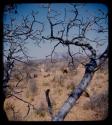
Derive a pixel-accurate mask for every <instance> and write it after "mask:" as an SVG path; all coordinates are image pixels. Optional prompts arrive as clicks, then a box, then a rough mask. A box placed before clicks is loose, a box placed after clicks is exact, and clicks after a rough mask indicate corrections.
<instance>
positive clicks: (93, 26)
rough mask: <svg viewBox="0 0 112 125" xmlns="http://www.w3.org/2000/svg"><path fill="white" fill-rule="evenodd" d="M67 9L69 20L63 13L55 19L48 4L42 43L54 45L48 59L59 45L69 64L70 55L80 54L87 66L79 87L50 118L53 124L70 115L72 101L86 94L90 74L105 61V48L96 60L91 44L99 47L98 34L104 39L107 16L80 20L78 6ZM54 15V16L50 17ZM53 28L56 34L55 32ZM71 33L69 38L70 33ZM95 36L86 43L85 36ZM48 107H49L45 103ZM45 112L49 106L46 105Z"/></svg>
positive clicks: (101, 15) (86, 37)
mask: <svg viewBox="0 0 112 125" xmlns="http://www.w3.org/2000/svg"><path fill="white" fill-rule="evenodd" d="M68 6H71V10H69V11H70V14H71V15H72V17H71V18H69V19H67V16H66V15H67V12H68V11H67V10H66V8H65V10H64V13H65V14H64V17H63V19H62V18H59V15H60V12H58V11H56V10H54V9H53V7H52V4H48V6H47V7H46V8H48V14H47V19H48V22H49V26H50V33H49V35H48V36H43V39H45V40H48V41H51V42H54V41H55V42H57V43H56V44H55V46H54V48H53V50H52V52H51V58H52V55H53V53H54V51H55V49H56V47H58V46H59V45H63V46H65V47H67V48H68V54H69V56H70V58H71V60H70V63H71V64H72V65H73V66H74V59H73V57H74V55H76V54H79V53H81V54H82V55H84V54H85V55H86V56H87V57H88V59H89V62H86V64H83V65H84V66H85V73H84V76H83V78H82V80H81V81H80V83H79V85H78V86H77V87H76V88H75V89H74V90H73V91H72V92H71V94H70V95H69V97H68V99H67V100H66V101H65V102H64V104H63V106H62V107H61V108H60V110H59V112H58V113H57V114H56V115H55V116H53V118H52V120H53V121H63V120H64V118H65V117H66V115H67V114H68V113H69V112H70V110H71V109H72V107H73V106H74V105H75V103H76V101H77V100H78V99H79V97H80V96H81V94H82V93H83V92H84V91H85V90H86V88H87V86H88V85H89V84H90V82H91V80H92V78H93V75H94V73H95V72H96V71H97V70H98V69H99V67H100V66H101V65H102V63H103V62H104V61H105V60H106V59H107V58H108V45H107V48H106V49H105V51H104V52H103V53H102V54H101V55H100V56H98V54H97V51H96V49H95V47H94V46H93V45H92V44H93V43H95V44H96V45H97V46H98V45H100V46H101V44H100V43H102V41H103V38H100V34H101V33H103V36H104V38H105V39H106V37H107V36H108V35H107V33H108V25H107V21H108V15H107V13H105V12H103V10H100V9H99V10H97V12H98V13H100V15H99V16H90V17H87V18H86V16H85V17H84V16H82V17H81V15H80V7H82V6H81V5H80V4H70V5H68ZM54 13H55V14H54ZM56 27H61V28H57V29H58V30H55V29H56ZM72 32H73V33H74V34H73V35H72V36H71V33H72ZM89 32H90V33H93V32H96V33H97V34H98V38H95V37H94V39H90V38H89V36H88V35H87V34H88V33H89ZM71 46H72V47H73V46H74V47H75V46H77V47H79V48H80V49H81V50H82V52H80V51H79V52H75V53H73V52H71ZM48 105H49V103H48ZM49 109H51V106H50V105H49Z"/></svg>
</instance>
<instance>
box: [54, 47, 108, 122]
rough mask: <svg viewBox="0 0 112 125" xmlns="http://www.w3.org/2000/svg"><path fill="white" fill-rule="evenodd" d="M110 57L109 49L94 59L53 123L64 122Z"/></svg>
mask: <svg viewBox="0 0 112 125" xmlns="http://www.w3.org/2000/svg"><path fill="white" fill-rule="evenodd" d="M107 57H108V47H107V49H106V50H105V52H104V53H103V54H102V55H101V56H100V57H99V59H97V60H96V59H92V60H91V61H90V63H88V64H87V65H86V69H85V74H84V76H83V78H82V80H81V82H80V83H79V85H78V86H77V87H76V88H75V89H74V90H73V91H72V93H71V94H70V96H69V97H68V99H67V100H66V101H65V103H64V104H63V106H62V107H61V109H60V110H59V112H58V113H57V114H56V115H55V116H54V117H53V119H52V121H63V120H64V118H65V116H66V115H67V114H68V113H69V112H70V110H71V109H72V107H73V106H74V105H75V103H76V101H77V100H78V99H79V97H80V96H81V94H82V93H83V92H84V91H85V89H86V88H87V86H88V85H89V83H90V81H91V79H92V78H93V75H94V71H95V69H96V68H97V67H98V66H99V65H101V64H102V62H103V61H105V60H106V59H107Z"/></svg>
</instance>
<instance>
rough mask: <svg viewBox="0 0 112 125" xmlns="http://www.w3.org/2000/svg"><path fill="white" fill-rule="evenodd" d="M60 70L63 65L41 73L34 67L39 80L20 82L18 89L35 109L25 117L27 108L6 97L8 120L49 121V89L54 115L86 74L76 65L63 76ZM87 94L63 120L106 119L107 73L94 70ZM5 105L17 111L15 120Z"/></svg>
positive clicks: (55, 65)
mask: <svg viewBox="0 0 112 125" xmlns="http://www.w3.org/2000/svg"><path fill="white" fill-rule="evenodd" d="M49 65H51V64H49ZM47 66H48V64H47ZM63 67H65V65H64V64H63V63H62V64H61V63H56V64H54V65H51V67H50V66H48V68H46V70H45V71H44V72H39V70H40V69H39V68H41V65H40V66H39V67H35V68H37V69H39V70H38V72H37V74H38V77H37V78H32V79H30V80H29V81H28V83H27V82H25V81H22V82H21V84H20V85H19V88H18V89H21V90H22V91H23V92H22V93H21V95H19V97H21V98H22V99H24V100H27V101H29V102H30V103H32V104H33V105H35V106H36V107H37V110H33V109H31V111H30V113H29V114H28V116H27V117H26V118H24V116H25V113H26V112H27V106H26V105H25V104H24V103H23V102H22V101H20V100H18V99H15V98H13V97H11V98H10V99H9V98H7V99H6V101H5V103H4V107H5V111H6V113H7V115H8V118H9V120H26V121H50V120H51V117H50V115H49V113H48V109H47V102H46V97H45V91H46V90H47V89H50V98H51V102H52V104H53V112H54V114H56V113H57V112H58V111H59V109H60V107H61V106H62V105H63V103H64V102H65V100H66V99H67V97H68V95H69V94H70V92H71V91H72V90H73V89H74V88H75V87H76V86H77V85H78V84H79V82H80V80H81V79H82V77H83V74H84V71H85V70H84V67H83V66H82V65H79V66H78V68H77V70H74V71H73V70H72V71H69V72H68V73H66V74H63V72H62V69H63ZM40 71H41V70H40ZM32 73H33V71H32ZM15 81H16V80H15ZM26 81H27V80H26ZM11 84H12V89H13V86H15V82H11ZM86 91H87V92H88V93H89V96H90V97H88V96H86V95H85V94H82V96H81V97H80V98H79V100H77V102H76V105H75V106H74V107H73V108H72V110H71V111H70V113H69V114H68V115H67V116H66V118H65V121H66V120H67V121H82V120H87V121H88V120H103V119H105V118H106V117H107V115H108V101H107V100H108V71H107V70H106V69H105V70H103V71H102V70H100V71H97V72H96V73H95V75H94V77H93V79H92V81H91V83H90V85H89V86H88V87H87V90H86ZM6 102H8V103H9V104H13V105H14V107H15V110H16V111H18V110H19V113H18V114H17V113H16V118H15V119H14V118H13V115H12V114H11V112H9V109H10V105H9V104H8V103H6ZM20 116H21V117H20Z"/></svg>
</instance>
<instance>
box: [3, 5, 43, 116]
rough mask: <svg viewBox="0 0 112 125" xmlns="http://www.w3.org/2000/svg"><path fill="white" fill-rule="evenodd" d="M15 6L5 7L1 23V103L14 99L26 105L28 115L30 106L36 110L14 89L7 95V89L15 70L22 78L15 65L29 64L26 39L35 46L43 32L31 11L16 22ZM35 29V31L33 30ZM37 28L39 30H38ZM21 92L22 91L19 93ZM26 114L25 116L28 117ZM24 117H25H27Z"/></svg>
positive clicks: (35, 15) (34, 13) (41, 26)
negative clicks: (30, 40)
mask: <svg viewBox="0 0 112 125" xmlns="http://www.w3.org/2000/svg"><path fill="white" fill-rule="evenodd" d="M17 13H18V12H17V6H16V5H15V4H11V5H6V6H5V8H4V22H3V45H4V50H3V64H4V78H3V97H2V100H3V102H4V101H5V98H6V97H7V98H9V97H12V96H13V97H15V98H17V99H19V100H20V101H23V102H24V103H26V104H27V105H28V113H29V110H30V106H32V107H33V108H34V109H36V108H35V107H34V106H33V105H32V104H30V103H29V102H27V101H25V100H23V99H21V98H20V97H18V96H17V94H18V93H20V92H16V91H15V89H14V91H10V93H7V89H10V84H9V81H10V79H11V75H12V72H14V70H17V71H18V73H19V74H21V76H22V72H21V71H20V70H18V68H17V67H16V64H17V63H18V62H19V63H25V64H26V65H27V64H28V62H29V58H31V57H29V56H28V54H27V52H28V51H27V48H26V45H27V43H28V42H27V39H32V40H35V41H36V43H37V45H39V42H40V41H41V38H40V36H41V32H42V31H43V28H44V27H43V24H42V23H41V22H39V21H38V20H37V15H38V12H34V11H32V13H31V15H30V17H29V16H28V15H27V16H26V17H24V16H23V17H22V19H21V20H22V21H20V22H18V21H17V19H16V17H15V15H16V14H17ZM5 17H6V18H7V17H8V18H9V19H8V21H7V20H5ZM34 27H35V29H34ZM38 27H39V29H38ZM23 79H24V78H23V76H22V77H21V79H20V80H19V81H18V82H17V84H16V85H15V87H18V84H19V83H20V82H21V81H22V80H23ZM21 92H22V91H21ZM28 113H27V115H28ZM27 115H26V116H27Z"/></svg>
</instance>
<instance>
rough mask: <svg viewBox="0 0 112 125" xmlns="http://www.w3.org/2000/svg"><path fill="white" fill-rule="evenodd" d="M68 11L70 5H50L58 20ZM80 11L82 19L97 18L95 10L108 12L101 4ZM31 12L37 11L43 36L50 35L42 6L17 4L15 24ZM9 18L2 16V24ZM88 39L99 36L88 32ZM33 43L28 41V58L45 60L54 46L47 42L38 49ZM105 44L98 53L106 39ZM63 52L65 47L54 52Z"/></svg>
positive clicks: (84, 7)
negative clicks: (58, 16)
mask: <svg viewBox="0 0 112 125" xmlns="http://www.w3.org/2000/svg"><path fill="white" fill-rule="evenodd" d="M65 7H66V9H67V10H68V11H70V9H71V5H68V4H58V3H56V4H52V5H51V8H53V9H54V10H57V11H59V12H60V13H61V16H60V18H63V17H64V9H65ZM79 9H80V11H79V12H80V15H81V16H83V17H88V18H90V17H92V16H94V15H96V16H99V15H98V14H99V13H98V12H97V9H100V10H102V11H103V12H107V11H108V8H107V7H106V6H105V5H103V4H86V5H85V6H83V7H79ZM32 10H33V11H38V12H39V13H38V16H37V19H38V21H41V22H43V23H44V24H45V31H44V34H45V35H49V34H50V29H49V23H48V20H47V18H46V15H47V8H43V7H42V4H36V3H35V4H18V5H17V11H18V13H17V14H16V15H12V16H15V18H16V19H17V23H20V22H21V17H22V16H23V15H24V16H25V15H29V16H30V14H31V12H32ZM67 16H68V17H67V18H68V19H69V18H71V16H72V15H70V13H69V14H68V15H67ZM9 18H10V17H9V16H4V23H8V21H9ZM58 28H60V27H57V29H56V30H58ZM74 32H76V31H74V30H72V32H71V37H72V33H74ZM87 35H88V37H89V38H91V39H94V38H97V37H99V34H98V36H97V33H95V32H90V33H88V34H87ZM106 36H107V38H108V34H106ZM101 38H102V39H104V34H103V33H101V34H100V39H101ZM33 42H34V41H32V40H30V39H28V45H27V47H28V49H29V51H28V53H29V55H30V56H32V57H35V59H36V58H45V56H47V55H49V54H50V53H51V51H52V49H53V45H55V44H56V42H54V43H53V44H51V43H50V42H49V41H46V42H45V43H41V44H40V47H38V46H36V45H35V44H32V43H33ZM103 42H105V43H106V44H105V45H104V46H102V47H101V48H98V49H97V50H98V52H102V51H104V49H105V47H106V45H107V43H108V39H107V40H105V41H103ZM94 47H95V49H96V46H94ZM71 49H72V50H73V51H74V49H75V51H78V50H79V49H78V47H75V48H74V47H71ZM65 51H67V48H66V47H63V46H59V47H58V48H57V49H56V52H58V53H60V52H61V53H64V52H65Z"/></svg>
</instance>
